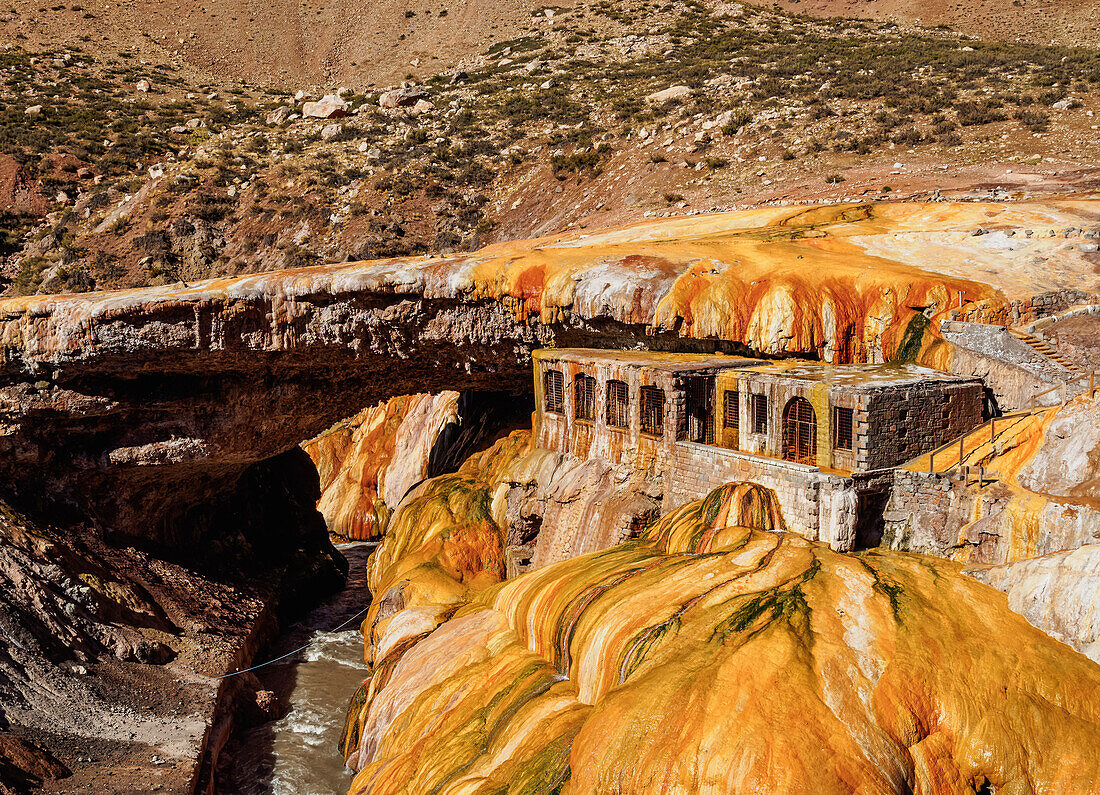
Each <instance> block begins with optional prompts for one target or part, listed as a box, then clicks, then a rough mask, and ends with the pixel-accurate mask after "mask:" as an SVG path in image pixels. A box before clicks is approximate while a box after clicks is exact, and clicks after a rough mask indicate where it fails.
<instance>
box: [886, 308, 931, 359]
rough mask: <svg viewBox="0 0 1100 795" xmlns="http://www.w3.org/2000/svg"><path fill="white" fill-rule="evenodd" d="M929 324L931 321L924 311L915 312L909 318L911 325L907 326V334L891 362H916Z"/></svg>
mask: <svg viewBox="0 0 1100 795" xmlns="http://www.w3.org/2000/svg"><path fill="white" fill-rule="evenodd" d="M928 326H929V321H928V318H927V317H925V316H924V313H923V312H914V313H913V317H911V318H910V319H909V325H908V326H906V327H905V336H904V337H902V339H901V344H900V345H898V349H897V351H895V352H894V358H893V359H891V362H893V363H895V364H903V363H905V362H915V361H916V360H917V356H919V355H920V348H921V343H922V342H923V341H924V333H925V331H927V330H928Z"/></svg>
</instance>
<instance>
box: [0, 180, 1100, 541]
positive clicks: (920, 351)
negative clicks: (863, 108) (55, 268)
mask: <svg viewBox="0 0 1100 795" xmlns="http://www.w3.org/2000/svg"><path fill="white" fill-rule="evenodd" d="M1093 207H1094V203H1090V202H1085V201H1081V202H1069V201H1065V202H1045V203H1031V204H1025V203H1020V204H1014V205H1001V204H976V203H975V204H956V205H953V204H939V203H936V204H882V205H874V204H865V205H840V206H835V207H820V208H812V209H804V208H767V209H760V210H753V211H746V212H740V213H728V214H723V215H714V216H709V217H704V216H699V217H690V218H677V219H669V220H665V221H661V222H656V223H647V224H639V225H635V226H631V227H626V228H623V229H616V230H608V231H605V232H599V233H591V234H580V235H571V236H559V237H556V238H544V239H537V240H533V241H524V242H518V243H502V244H498V245H495V246H491V247H489V248H486V249H483V250H482V251H479V252H474V253H470V254H456V255H451V256H447V257H441V258H418V259H405V260H385V261H379V262H372V263H350V264H342V265H328V266H322V267H314V268H304V269H300V270H294V271H283V272H278V273H267V274H260V275H255V276H246V277H240V278H234V279H215V280H210V281H206V282H200V283H198V284H195V285H191V286H179V287H172V288H153V289H144V290H130V291H123V292H118V293H107V294H96V293H90V294H82V295H72V296H64V297H59V296H36V297H27V298H20V299H10V300H7V301H3V302H0V344H2V347H3V352H4V360H3V372H2V377H0V417H2V418H3V420H4V424H3V435H2V437H0V450H2V451H3V453H4V463H5V468H4V471H3V474H4V482H5V489H6V490H7V492H8V496H9V497H10V498H11V499H14V500H16V501H17V502H18V503H19V504H27V503H36V504H46V503H48V504H49V507H50V508H51V509H55V510H56V509H57V508H58V506H68V507H75V508H77V509H78V510H80V511H83V512H85V513H87V514H89V515H91V516H92V517H93V518H94V519H95V521H96V522H97V523H98V524H100V525H101V526H103V527H107V528H110V529H112V530H117V531H122V532H127V533H139V534H145V533H148V532H150V530H149V529H150V528H159V527H164V526H176V525H178V524H179V522H180V519H181V516H182V514H183V513H184V512H185V511H186V507H187V504H190V503H193V502H195V501H201V500H209V499H212V498H213V497H214V496H215V495H216V494H217V493H222V492H224V489H225V487H226V486H227V485H228V484H232V483H233V482H234V480H235V478H237V477H238V476H239V474H240V473H241V472H242V471H243V468H244V467H246V466H247V465H248V464H250V463H253V462H255V461H258V460H263V459H265V458H268V457H271V456H273V455H276V454H278V453H280V452H282V451H285V450H288V449H290V448H291V447H293V446H295V445H297V444H298V443H300V442H301V441H302V440H303V439H308V438H312V437H313V436H315V435H317V434H318V433H320V432H321V431H323V430H324V429H325V428H328V427H330V426H331V425H332V424H333V423H335V422H337V421H339V420H341V419H343V418H346V417H349V416H352V415H354V414H355V413H356V412H358V411H360V410H361V409H362V408H363V407H364V406H368V405H372V404H374V403H376V402H378V401H379V400H385V399H388V398H389V397H392V396H394V395H395V394H406V393H410V392H419V391H428V392H439V391H442V390H444V389H462V390H465V389H496V390H504V391H511V392H513V393H517V394H519V393H526V392H529V391H530V386H529V385H530V380H529V379H530V374H529V372H530V371H529V365H530V359H529V354H530V351H531V349H532V348H535V347H542V346H546V345H550V344H557V345H587V346H610V345H614V346H623V345H645V346H649V347H655V348H662V347H665V348H667V347H675V348H677V349H681V350H684V349H688V350H691V349H694V350H704V349H705V350H713V349H714V348H715V347H721V348H724V349H727V350H738V351H742V352H744V351H747V350H751V351H758V352H763V353H768V354H772V355H806V356H813V357H821V358H824V359H826V360H830V361H836V362H846V361H862V360H881V359H889V358H891V357H894V356H901V357H904V358H919V359H921V360H922V361H925V362H929V363H933V364H936V363H939V364H945V363H948V362H949V361H950V350H949V348H948V346H946V345H945V344H944V343H943V342H942V341H940V340H938V339H937V337H936V334H935V328H936V323H935V322H932V323H927V322H926V320H927V319H928V318H929V317H931V319H932V320H933V321H936V320H938V319H942V318H944V317H947V316H949V315H951V314H952V313H957V312H960V311H961V313H962V315H963V316H964V317H965V318H967V319H972V320H973V319H981V320H994V321H996V320H998V319H1004V318H1009V319H1011V318H1026V317H1031V316H1035V315H1037V314H1040V313H1042V312H1046V311H1056V310H1057V309H1058V308H1059V307H1060V305H1061V304H1064V303H1065V302H1066V301H1071V300H1077V298H1078V297H1080V296H1084V295H1085V294H1086V293H1094V292H1098V291H1100V277H1098V276H1096V275H1095V274H1094V272H1093V266H1092V264H1091V262H1090V261H1088V260H1087V259H1086V258H1085V256H1086V255H1084V254H1082V253H1081V252H1080V251H1079V250H1078V249H1077V248H1076V247H1074V246H1072V245H1070V243H1069V242H1068V240H1067V239H1063V238H1061V237H1059V236H1057V235H1034V236H1032V237H1026V235H1024V234H1022V232H1024V231H1030V230H1033V229H1036V228H1039V229H1046V230H1050V229H1055V228H1071V227H1072V228H1080V227H1081V226H1083V225H1086V224H1087V220H1086V219H1087V217H1088V216H1089V213H1090V212H1092V211H1093ZM975 228H980V229H983V230H986V231H987V232H988V233H987V234H982V235H973V234H971V231H972V230H974V229H975ZM1001 230H1007V231H1006V232H1003V233H1002V232H1001ZM1009 231H1010V232H1013V233H1015V232H1016V231H1020V232H1021V234H1018V235H1015V236H1014V237H1012V238H1008V237H1006V236H1005V235H1006V234H1007V232H1009ZM1006 240H1007V241H1009V242H1007V243H1006V242H1005V241H1006ZM1054 257H1057V258H1059V262H1060V267H1059V268H1056V269H1055V268H1050V267H1047V266H1046V265H1045V264H1044V263H1047V262H1048V261H1050V260H1051V258H1054ZM1038 295H1042V296H1047V297H1045V298H1043V299H1042V300H1032V299H1033V298H1035V297H1036V296H1038ZM960 301H961V302H962V304H963V309H962V310H958V309H956V308H955V307H956V306H957V305H958V303H960ZM181 502H182V503H186V504H181ZM153 532H154V533H156V531H155V530H154V531H153Z"/></svg>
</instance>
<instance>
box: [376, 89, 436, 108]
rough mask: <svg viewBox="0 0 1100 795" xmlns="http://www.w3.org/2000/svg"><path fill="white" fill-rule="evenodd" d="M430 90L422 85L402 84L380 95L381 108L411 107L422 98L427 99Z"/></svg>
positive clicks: (379, 104)
mask: <svg viewBox="0 0 1100 795" xmlns="http://www.w3.org/2000/svg"><path fill="white" fill-rule="evenodd" d="M427 98H428V92H427V91H425V90H424V89H423V88H421V87H420V86H402V87H401V88H395V89H393V90H392V91H384V92H382V94H381V95H380V96H379V97H378V106H379V107H380V108H387V109H393V108H411V107H413V106H414V105H416V103H417V102H419V101H420V100H426V99H427Z"/></svg>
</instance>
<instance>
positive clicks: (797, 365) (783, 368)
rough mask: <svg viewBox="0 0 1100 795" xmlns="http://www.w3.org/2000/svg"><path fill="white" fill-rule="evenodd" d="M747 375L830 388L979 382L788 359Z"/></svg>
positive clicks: (916, 369)
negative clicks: (826, 385) (815, 383)
mask: <svg viewBox="0 0 1100 795" xmlns="http://www.w3.org/2000/svg"><path fill="white" fill-rule="evenodd" d="M749 370H750V372H753V373H761V374H764V375H772V376H776V377H779V378H792V379H795V380H798V381H816V382H819V383H823V384H829V385H830V386H850V387H863V388H875V387H896V386H904V385H908V384H916V383H920V382H923V381H939V382H965V381H979V380H980V379H978V378H976V377H974V376H962V375H954V374H952V373H945V372H943V371H941V370H933V369H931V368H929V367H920V366H919V365H915V364H893V363H891V364H823V363H821V362H805V361H799V360H795V359H789V360H785V361H779V362H768V363H766V364H763V365H756V366H753V367H750V368H749Z"/></svg>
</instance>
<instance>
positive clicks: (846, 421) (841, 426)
mask: <svg viewBox="0 0 1100 795" xmlns="http://www.w3.org/2000/svg"><path fill="white" fill-rule="evenodd" d="M833 447H835V448H836V449H837V450H851V449H852V410H851V409H846V408H842V407H840V406H834V407H833Z"/></svg>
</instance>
